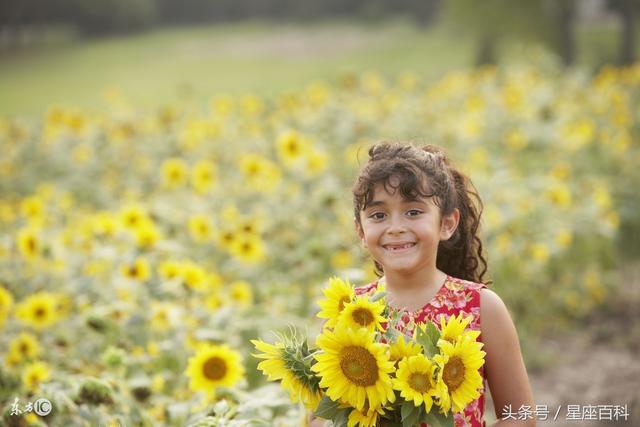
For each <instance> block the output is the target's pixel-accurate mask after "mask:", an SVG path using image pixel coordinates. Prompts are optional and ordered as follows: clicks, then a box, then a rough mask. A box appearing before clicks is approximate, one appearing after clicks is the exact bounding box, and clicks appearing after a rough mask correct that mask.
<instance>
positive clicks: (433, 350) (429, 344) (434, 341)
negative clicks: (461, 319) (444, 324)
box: [416, 322, 440, 358]
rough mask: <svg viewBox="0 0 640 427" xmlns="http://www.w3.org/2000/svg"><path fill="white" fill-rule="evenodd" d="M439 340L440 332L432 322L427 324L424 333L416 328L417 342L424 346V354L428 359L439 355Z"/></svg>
mask: <svg viewBox="0 0 640 427" xmlns="http://www.w3.org/2000/svg"><path fill="white" fill-rule="evenodd" d="M439 339H440V332H439V331H438V328H436V326H435V325H434V324H433V323H432V322H427V325H426V328H425V330H424V331H423V330H422V329H421V328H416V341H417V342H418V344H420V345H421V346H422V348H423V349H424V354H425V355H426V356H427V357H428V358H432V357H433V356H434V355H436V354H438V340H439Z"/></svg>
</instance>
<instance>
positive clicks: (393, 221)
mask: <svg viewBox="0 0 640 427" xmlns="http://www.w3.org/2000/svg"><path fill="white" fill-rule="evenodd" d="M405 231H406V226H405V223H404V219H403V218H402V216H401V215H391V218H390V221H389V228H387V233H389V234H398V233H404V232H405Z"/></svg>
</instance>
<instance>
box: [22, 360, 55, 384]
mask: <svg viewBox="0 0 640 427" xmlns="http://www.w3.org/2000/svg"><path fill="white" fill-rule="evenodd" d="M49 378H51V372H50V371H49V367H48V366H47V364H46V363H44V362H34V363H31V364H29V365H27V366H26V367H25V368H24V371H23V372H22V382H23V383H24V385H25V386H26V387H27V389H28V390H30V391H37V390H38V386H39V385H40V384H41V383H43V382H45V381H47V380H48V379H49Z"/></svg>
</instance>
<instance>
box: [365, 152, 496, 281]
mask: <svg viewBox="0 0 640 427" xmlns="http://www.w3.org/2000/svg"><path fill="white" fill-rule="evenodd" d="M392 177H393V178H394V185H392V184H391V178H392ZM378 183H382V184H383V185H384V188H385V189H387V191H389V190H393V191H395V190H399V191H400V195H402V197H403V198H405V199H407V200H412V199H415V198H417V197H427V198H429V197H433V201H434V203H435V205H436V206H438V207H439V209H440V213H441V218H442V217H443V216H445V215H449V214H451V213H452V212H453V211H454V209H456V208H457V209H458V210H459V211H460V221H459V223H458V227H457V228H456V230H455V232H454V234H453V235H452V236H451V237H450V238H449V239H448V240H446V241H441V242H440V244H439V245H438V254H437V257H436V267H437V268H438V269H440V270H442V271H443V272H445V273H446V274H448V275H450V276H454V277H457V278H460V279H464V280H471V281H474V282H478V283H486V284H489V283H491V281H486V282H485V281H484V275H485V273H486V272H487V261H486V260H485V258H484V256H483V254H482V241H481V240H480V237H479V236H478V234H479V226H480V216H481V215H482V209H483V205H482V200H480V196H479V195H478V191H477V189H476V188H475V186H474V185H473V183H472V182H471V180H470V179H469V178H468V177H467V176H465V175H464V174H462V173H461V172H460V171H458V170H457V169H456V168H455V167H453V166H452V164H451V162H450V160H449V159H448V158H447V156H446V154H445V152H444V151H443V150H442V149H441V148H439V147H436V146H434V145H425V146H423V147H419V148H418V147H415V146H413V145H411V144H406V143H405V144H403V143H390V142H381V143H379V144H375V145H374V146H372V147H371V148H370V149H369V160H368V162H367V164H366V165H365V166H364V167H363V168H362V170H361V171H360V174H359V175H358V177H357V179H356V182H355V184H354V186H353V207H354V214H355V220H356V222H357V224H358V225H359V226H360V227H362V223H361V222H360V212H361V211H362V210H364V209H366V208H367V206H368V204H369V203H370V202H371V200H372V198H373V196H374V194H373V193H374V186H375V185H376V184H378ZM390 192H392V191H390ZM374 262H375V265H376V274H377V275H378V276H381V275H382V274H383V273H384V271H383V269H382V265H380V264H379V263H378V262H377V261H374Z"/></svg>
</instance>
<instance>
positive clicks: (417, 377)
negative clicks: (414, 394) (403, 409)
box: [409, 372, 431, 393]
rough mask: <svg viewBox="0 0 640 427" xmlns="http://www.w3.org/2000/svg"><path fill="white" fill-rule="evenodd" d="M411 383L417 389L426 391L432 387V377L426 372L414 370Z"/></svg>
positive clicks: (421, 391) (410, 379)
mask: <svg viewBox="0 0 640 427" xmlns="http://www.w3.org/2000/svg"><path fill="white" fill-rule="evenodd" d="M409 385H410V386H411V388H412V389H414V390H415V391H419V392H420V393H426V392H427V390H429V389H430V388H431V379H430V378H429V377H428V376H427V374H425V373H424V372H414V373H413V374H411V376H410V377H409Z"/></svg>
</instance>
